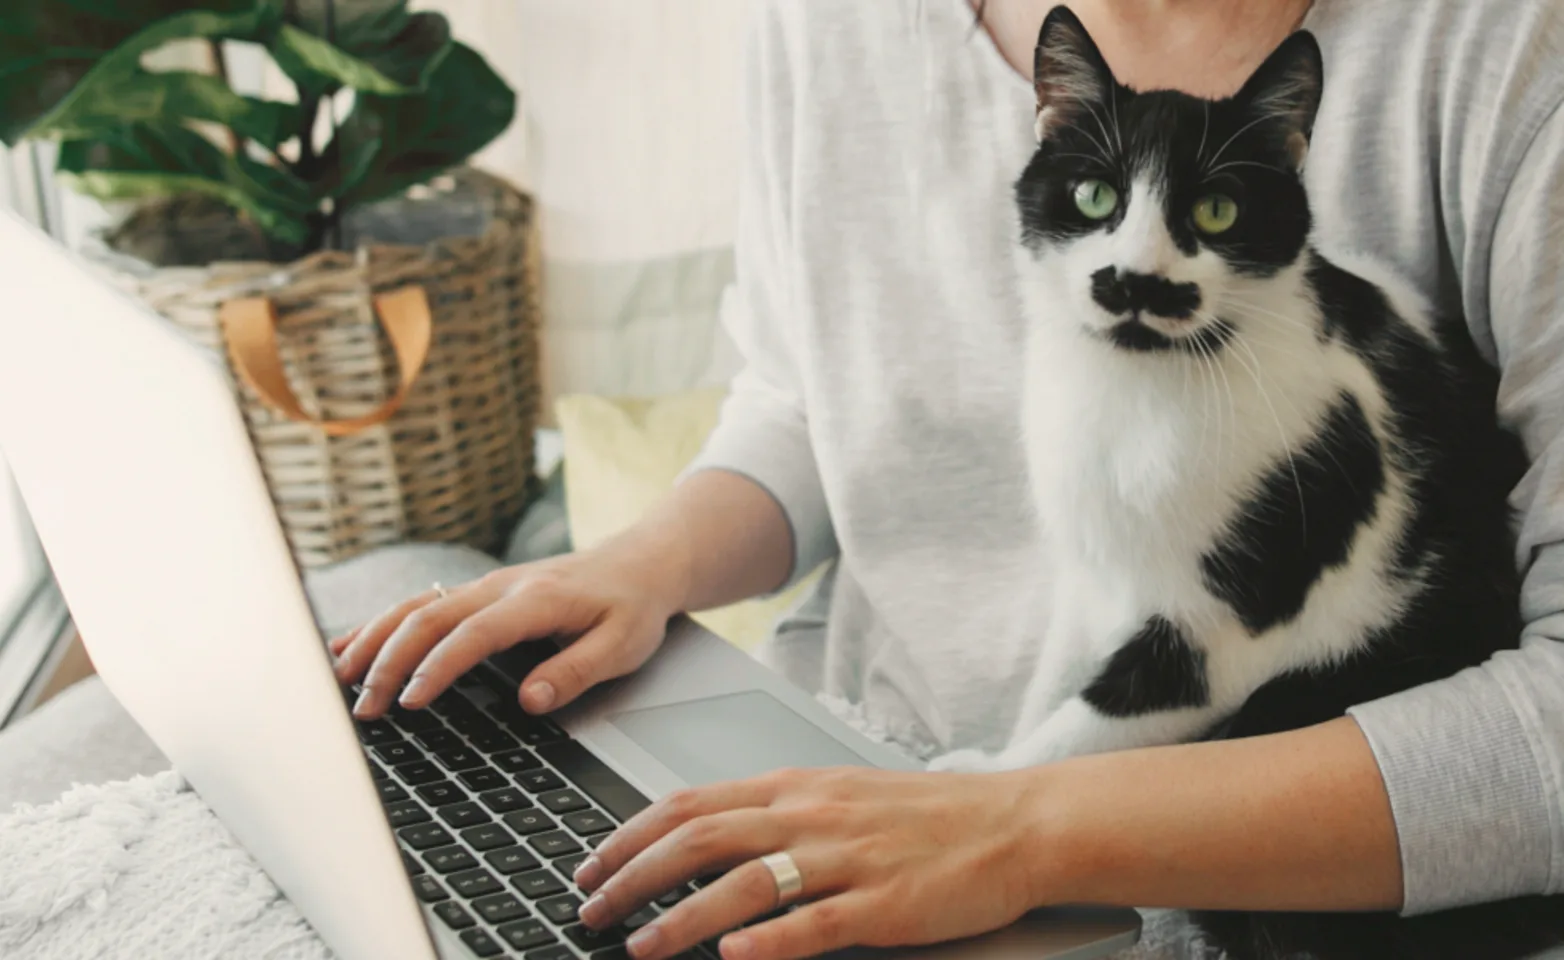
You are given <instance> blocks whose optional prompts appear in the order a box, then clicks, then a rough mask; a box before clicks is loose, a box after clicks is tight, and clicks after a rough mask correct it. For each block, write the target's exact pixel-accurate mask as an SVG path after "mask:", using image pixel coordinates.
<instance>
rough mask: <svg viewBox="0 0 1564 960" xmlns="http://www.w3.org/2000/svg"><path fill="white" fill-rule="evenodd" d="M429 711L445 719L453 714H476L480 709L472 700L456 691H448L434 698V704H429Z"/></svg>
mask: <svg viewBox="0 0 1564 960" xmlns="http://www.w3.org/2000/svg"><path fill="white" fill-rule="evenodd" d="M429 709H430V710H433V711H434V712H435V713H438V714H440V715H441V716H442V717H443V716H445V715H447V714H452V713H474V712H476V711H477V709H478V708H477V707H475V706H473V705H472V701H471V700H468V699H467V698H466V697H464V696H462V695H461V694H460V693H458V692H456V691H455V690H447V691H445V692H444V693H442V694H440V695H439V696H438V697H435V698H434V702H433V703H431V704H429Z"/></svg>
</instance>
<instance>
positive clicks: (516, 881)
mask: <svg viewBox="0 0 1564 960" xmlns="http://www.w3.org/2000/svg"><path fill="white" fill-rule="evenodd" d="M510 885H511V886H513V887H515V888H516V891H517V892H518V893H520V894H521V895H522V896H524V897H526V898H527V899H528V900H538V899H541V898H543V897H552V896H553V895H554V894H556V893H564V892H565V885H564V883H562V882H561V881H560V879H559V878H558V877H556V876H554V874H552V873H550V872H549V871H547V870H534V871H532V872H531V873H523V874H521V875H519V876H515V877H511V878H510Z"/></svg>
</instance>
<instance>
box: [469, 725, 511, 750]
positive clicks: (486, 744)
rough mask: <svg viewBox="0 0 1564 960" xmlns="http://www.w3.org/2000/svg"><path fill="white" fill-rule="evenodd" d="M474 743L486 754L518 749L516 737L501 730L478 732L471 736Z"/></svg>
mask: <svg viewBox="0 0 1564 960" xmlns="http://www.w3.org/2000/svg"><path fill="white" fill-rule="evenodd" d="M469 739H470V740H472V745H473V746H474V747H476V748H478V750H479V751H481V752H483V753H486V754H494V753H499V752H501V751H503V750H514V749H516V738H515V737H513V736H511V735H510V734H508V733H505V732H503V731H500V730H490V731H488V732H487V733H476V734H473V735H472V736H471V737H470V738H469Z"/></svg>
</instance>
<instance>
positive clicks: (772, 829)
mask: <svg viewBox="0 0 1564 960" xmlns="http://www.w3.org/2000/svg"><path fill="white" fill-rule="evenodd" d="M786 839H787V838H785V837H783V836H782V835H781V831H780V829H779V827H778V823H777V819H776V818H775V817H772V816H768V815H767V812H766V811H765V810H762V809H756V808H749V809H742V810H729V811H726V812H724V813H718V814H713V815H712V816H709V817H701V818H700V819H698V820H691V821H690V822H688V823H686V824H684V825H683V826H681V827H678V828H677V829H674V830H672V831H670V832H668V833H667V834H665V835H663V836H662V837H660V838H658V839H657V840H656V841H655V842H653V843H652V844H651V846H649V847H647V848H646V849H645V850H644V851H643V852H642V853H641V854H640V855H639V856H637V857H635V858H634V859H633V860H631V861H630V863H629V864H628V865H627V866H625V867H624V869H622V870H620V871H619V872H618V873H616V874H614V875H613V876H612V877H610V878H609V879H608V880H607V882H605V883H604V884H603V885H602V886H601V887H599V888H597V892H596V893H594V894H593V895H592V897H591V898H590V899H589V900H588V901H587V902H586V904H585V905H583V906H582V908H581V920H582V922H584V923H586V924H588V925H589V926H593V927H599V928H601V927H606V926H608V925H609V924H612V923H615V922H617V921H619V920H622V919H624V918H625V917H627V916H629V915H630V914H632V913H634V912H635V911H637V910H639V909H640V908H641V907H644V906H645V905H646V904H648V903H650V902H651V901H652V900H653V899H655V898H656V897H659V896H661V895H662V894H664V893H667V892H668V891H669V890H672V889H673V888H675V887H677V886H678V885H679V884H681V883H684V882H686V881H688V880H691V879H693V878H695V877H700V876H705V875H708V874H713V873H721V872H724V871H727V870H730V869H732V868H733V867H737V866H739V865H740V864H742V863H744V862H745V861H746V860H753V859H755V858H756V857H761V856H764V855H765V854H768V853H775V852H776V851H777V850H780V849H782V847H783V846H785V845H786ZM762 872H764V868H762ZM767 875H768V876H769V874H767ZM719 882H720V881H719ZM773 892H775V891H774V890H773ZM740 919H743V918H742V917H741V918H740Z"/></svg>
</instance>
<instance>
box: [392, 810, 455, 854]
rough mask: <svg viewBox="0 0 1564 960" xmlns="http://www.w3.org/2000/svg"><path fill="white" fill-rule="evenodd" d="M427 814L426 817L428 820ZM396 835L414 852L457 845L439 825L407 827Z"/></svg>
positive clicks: (425, 824) (429, 824)
mask: <svg viewBox="0 0 1564 960" xmlns="http://www.w3.org/2000/svg"><path fill="white" fill-rule="evenodd" d="M427 816H428V815H427V814H425V817H426V818H427ZM396 835H397V836H399V837H401V838H402V842H403V843H405V844H407V845H408V846H410V847H412V848H413V849H414V850H428V849H430V848H431V847H441V846H444V845H445V844H447V843H455V842H456V839H455V838H454V837H452V836H451V835H450V834H449V833H446V832H445V828H444V827H442V826H440V825H439V824H438V823H423V824H419V825H418V826H416V827H407V828H405V829H402V830H398V831H397V832H396Z"/></svg>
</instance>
